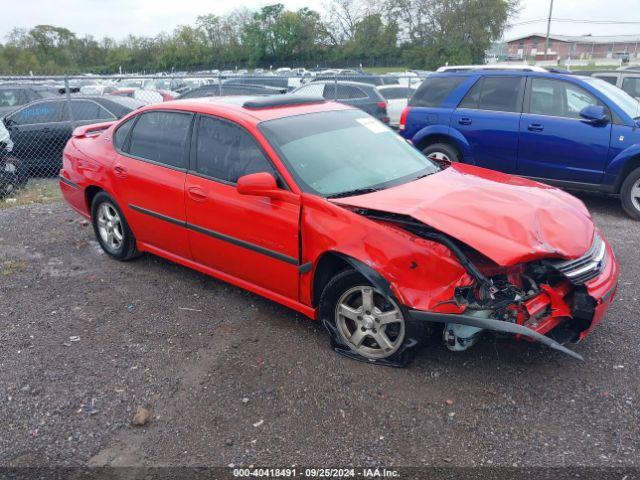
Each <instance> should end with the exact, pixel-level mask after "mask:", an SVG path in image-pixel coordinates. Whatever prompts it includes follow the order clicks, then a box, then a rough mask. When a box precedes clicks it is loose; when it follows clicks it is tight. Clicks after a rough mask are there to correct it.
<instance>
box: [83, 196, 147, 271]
mask: <svg viewBox="0 0 640 480" xmlns="http://www.w3.org/2000/svg"><path fill="white" fill-rule="evenodd" d="M91 223H92V224H93V231H94V233H95V235H96V239H97V240H98V243H99V244H100V246H101V247H102V250H104V252H105V253H106V254H107V255H109V256H110V257H111V258H115V259H116V260H121V261H127V260H131V259H133V258H135V257H137V256H138V255H139V254H138V250H137V249H136V239H135V237H134V236H133V232H132V231H131V229H130V228H129V224H128V223H127V220H126V219H125V217H124V215H123V213H122V210H120V207H119V206H118V204H117V203H116V202H115V201H114V200H113V199H112V198H111V197H110V196H109V195H108V194H107V193H106V192H98V193H97V194H96V196H95V197H93V201H92V202H91Z"/></svg>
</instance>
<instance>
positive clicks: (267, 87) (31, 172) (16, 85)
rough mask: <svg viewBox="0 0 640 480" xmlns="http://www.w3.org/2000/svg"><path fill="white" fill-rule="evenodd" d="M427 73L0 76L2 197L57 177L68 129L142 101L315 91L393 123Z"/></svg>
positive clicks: (119, 114)
mask: <svg viewBox="0 0 640 480" xmlns="http://www.w3.org/2000/svg"><path fill="white" fill-rule="evenodd" d="M422 80H424V75H422V76H421V75H418V74H414V73H403V74H389V75H368V74H364V73H358V72H308V71H305V72H287V73H286V74H271V73H260V74H251V75H249V74H247V73H244V72H227V73H225V72H223V73H216V74H198V75H179V76H178V75H176V76H166V75H163V76H80V77H0V118H1V119H2V121H0V199H2V198H4V197H8V196H11V195H14V194H15V193H16V191H17V190H19V189H20V188H23V187H24V186H25V185H27V184H28V182H29V180H30V179H32V178H41V177H55V176H57V175H58V172H59V170H60V167H61V165H62V152H63V150H64V147H65V145H66V143H67V141H68V140H69V139H70V138H71V135H72V132H73V130H74V129H75V128H76V127H78V126H82V125H87V124H93V123H101V122H110V121H115V120H117V119H119V118H122V117H123V116H125V115H127V114H128V113H129V112H131V111H133V110H136V109H138V108H140V107H142V106H144V105H149V104H155V103H161V102H166V101H170V100H174V99H184V98H191V99H193V98H200V97H211V96H231V95H250V96H255V95H285V94H289V95H305V96H320V97H324V98H326V99H328V100H336V101H339V102H343V103H347V104H350V105H352V106H355V107H357V108H361V109H362V110H364V111H366V112H367V113H369V114H371V115H373V116H375V117H377V118H378V119H379V120H381V121H383V122H385V123H388V124H390V125H391V126H392V127H394V126H397V124H398V122H399V119H400V114H401V112H402V110H403V109H404V107H405V106H406V105H407V102H408V100H409V99H410V98H411V96H412V95H413V93H414V92H415V90H416V89H417V88H418V86H419V85H420V83H421V82H422Z"/></svg>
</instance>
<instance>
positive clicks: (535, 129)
mask: <svg viewBox="0 0 640 480" xmlns="http://www.w3.org/2000/svg"><path fill="white" fill-rule="evenodd" d="M527 128H528V129H529V131H530V132H541V131H543V130H544V125H542V124H540V123H532V124H531V125H529V126H528V127H527Z"/></svg>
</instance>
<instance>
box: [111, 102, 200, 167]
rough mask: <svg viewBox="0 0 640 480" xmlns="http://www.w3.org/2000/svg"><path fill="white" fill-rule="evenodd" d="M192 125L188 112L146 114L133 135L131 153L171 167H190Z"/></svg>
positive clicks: (130, 143) (130, 140)
mask: <svg viewBox="0 0 640 480" xmlns="http://www.w3.org/2000/svg"><path fill="white" fill-rule="evenodd" d="M190 124H191V114H188V113H177V112H149V113H144V114H142V116H141V117H140V118H139V119H138V121H137V122H136V125H135V127H134V128H133V131H132V132H131V138H130V139H129V153H130V154H131V155H133V156H135V157H139V158H144V159H146V160H151V161H152V162H157V163H161V164H163V165H167V166H170V167H176V168H187V156H186V146H187V138H188V137H187V136H188V132H189V125H190ZM121 128H122V127H121ZM118 130H120V129H118Z"/></svg>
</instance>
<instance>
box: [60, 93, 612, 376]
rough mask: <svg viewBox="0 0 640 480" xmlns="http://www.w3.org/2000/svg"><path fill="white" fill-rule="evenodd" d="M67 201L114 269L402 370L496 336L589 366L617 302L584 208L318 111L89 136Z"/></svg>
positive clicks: (142, 116)
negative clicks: (288, 311) (161, 277)
mask: <svg viewBox="0 0 640 480" xmlns="http://www.w3.org/2000/svg"><path fill="white" fill-rule="evenodd" d="M60 188H61V190H62V193H63V195H64V198H65V199H66V200H67V202H68V203H69V204H70V205H71V206H72V207H73V208H74V209H75V210H76V211H77V212H79V213H80V214H81V215H83V216H85V217H86V218H88V219H90V220H91V222H92V223H93V228H94V230H95V234H96V237H97V240H98V242H99V243H100V245H101V246H102V248H103V249H104V251H105V252H106V253H107V254H108V255H109V256H111V257H113V258H115V259H118V260H129V259H132V258H134V257H135V256H137V255H138V254H139V253H141V252H149V253H152V254H155V255H159V256H161V257H164V258H167V259H169V260H172V261H175V262H177V263H180V264H182V265H185V266H187V267H190V268H193V269H196V270H198V271H200V272H203V273H205V274H208V275H211V276H213V277H216V278H219V279H222V280H224V281H227V282H229V283H232V284H234V285H237V286H239V287H242V288H245V289H247V290H250V291H252V292H255V293H257V294H259V295H262V296H265V297H267V298H269V299H271V300H274V301H276V302H279V303H281V304H283V305H286V306H287V307H290V308H292V309H294V310H297V311H299V312H302V313H303V314H305V315H307V316H308V317H310V318H312V319H317V320H320V321H321V322H322V323H323V325H324V326H325V327H326V329H327V331H328V332H329V335H330V338H331V342H332V345H333V347H334V349H335V350H336V351H338V352H340V353H343V354H345V355H348V356H351V357H353V358H356V359H359V360H364V361H370V362H375V363H382V364H387V365H395V366H401V365H405V364H406V363H407V362H408V361H409V360H411V358H412V357H413V355H414V354H415V352H416V351H417V349H418V348H419V346H420V344H421V342H422V340H423V339H424V337H425V334H426V332H429V331H431V332H434V331H437V332H438V334H440V332H442V333H441V335H442V338H443V341H444V343H445V345H446V346H447V347H448V348H449V349H451V350H454V351H455V350H465V349H467V348H469V347H470V346H471V345H473V344H474V343H475V342H476V341H477V340H478V339H479V338H481V336H482V335H483V333H484V332H489V331H491V332H506V333H508V334H513V335H514V336H515V337H516V338H518V339H529V340H533V341H538V342H541V343H543V344H545V345H548V346H549V347H552V348H554V349H557V350H560V351H562V352H564V353H567V354H569V355H572V356H574V357H577V358H580V356H579V355H578V354H576V353H574V352H573V351H572V350H569V349H568V348H566V347H565V346H564V345H565V344H566V343H567V342H572V341H574V342H575V341H579V340H582V339H583V338H584V337H585V336H586V335H587V334H588V333H589V332H590V331H591V330H592V329H593V328H594V327H595V326H596V325H597V324H598V323H599V322H600V321H601V320H602V318H603V316H604V314H605V311H606V309H607V307H608V306H609V304H610V303H611V301H612V300H613V297H614V296H615V293H616V287H617V279H618V266H617V264H616V260H615V257H614V254H613V251H612V250H611V247H610V246H609V244H608V243H607V241H606V240H605V239H604V238H603V236H602V234H601V233H600V232H599V231H598V230H597V229H596V228H595V226H594V224H593V222H592V220H591V218H590V215H589V212H588V211H587V209H586V208H585V206H584V205H583V204H582V202H581V201H579V200H578V199H576V198H574V197H572V196H571V195H569V194H567V193H565V192H563V191H561V190H558V189H556V188H552V187H549V186H546V185H542V184H539V183H536V182H533V181H530V180H525V179H522V178H518V177H514V176H510V175H506V174H502V173H497V172H493V171H490V170H485V169H482V168H477V167H473V166H468V165H463V164H449V165H448V164H442V165H440V164H437V163H434V162H433V161H431V160H429V159H427V158H425V157H424V156H423V155H422V154H421V153H419V152H418V151H417V150H416V149H414V148H413V147H412V146H411V145H410V144H408V143H407V142H406V141H405V140H404V139H402V138H401V137H399V136H398V135H396V134H395V133H394V132H393V131H392V130H390V129H389V128H388V127H386V126H385V125H383V124H381V123H380V122H378V121H377V120H375V119H374V118H372V117H370V116H368V115H367V114H365V113H363V112H362V111H360V110H356V109H354V108H350V107H348V106H345V105H340V104H337V103H333V102H325V101H324V100H322V99H317V98H304V97H289V96H279V97H263V98H261V99H255V98H244V97H235V98H234V97H228V98H226V99H210V98H205V99H196V100H184V101H176V102H168V103H164V104H159V105H153V106H149V107H145V108H143V109H141V110H138V111H136V112H134V113H132V114H131V115H129V116H128V117H125V118H124V119H122V120H121V121H118V122H114V123H104V124H98V125H89V126H83V127H80V128H78V129H76V131H75V132H74V136H73V138H72V139H71V140H70V141H69V143H68V144H67V147H66V149H65V151H64V159H63V168H62V170H61V172H60ZM436 325H439V326H440V327H441V328H434V326H436Z"/></svg>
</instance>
